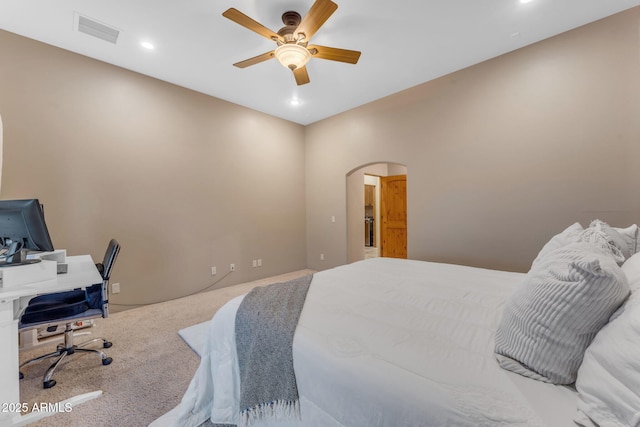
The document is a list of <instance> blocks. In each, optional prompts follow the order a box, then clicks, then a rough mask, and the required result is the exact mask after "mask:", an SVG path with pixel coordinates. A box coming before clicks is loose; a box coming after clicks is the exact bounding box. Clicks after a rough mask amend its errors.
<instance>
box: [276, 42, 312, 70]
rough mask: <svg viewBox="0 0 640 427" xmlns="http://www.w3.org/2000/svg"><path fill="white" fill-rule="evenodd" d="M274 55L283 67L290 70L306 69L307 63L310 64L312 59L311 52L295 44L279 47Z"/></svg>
mask: <svg viewBox="0 0 640 427" xmlns="http://www.w3.org/2000/svg"><path fill="white" fill-rule="evenodd" d="M274 55H275V57H276V59H277V60H278V62H279V63H281V64H282V66H283V67H286V68H289V69H290V70H295V69H296V68H301V67H304V66H305V65H307V62H309V59H311V53H310V52H309V50H307V48H306V47H304V46H300V45H299V44H295V43H286V44H283V45H281V46H278V47H277V48H276V50H275V52H274Z"/></svg>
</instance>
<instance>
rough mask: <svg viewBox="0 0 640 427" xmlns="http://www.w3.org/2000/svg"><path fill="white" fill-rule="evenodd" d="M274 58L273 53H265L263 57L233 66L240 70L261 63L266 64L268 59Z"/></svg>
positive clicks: (255, 57)
mask: <svg viewBox="0 0 640 427" xmlns="http://www.w3.org/2000/svg"><path fill="white" fill-rule="evenodd" d="M273 57H274V54H273V51H271V52H266V53H263V54H262V55H258V56H254V57H253V58H249V59H245V60H244V61H240V62H236V63H235V64H233V66H234V67H238V68H246V67H248V66H250V65H255V64H259V63H260V62H264V61H266V60H268V59H271V58H273Z"/></svg>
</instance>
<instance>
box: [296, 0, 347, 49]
mask: <svg viewBox="0 0 640 427" xmlns="http://www.w3.org/2000/svg"><path fill="white" fill-rule="evenodd" d="M337 8H338V5H337V4H335V3H334V2H332V1H331V0H316V2H315V3H314V4H313V6H311V9H309V12H307V14H306V15H305V17H304V18H302V21H300V25H298V28H296V31H295V33H296V34H300V33H304V35H305V39H304V40H305V41H309V39H310V38H311V37H312V36H313V35H314V34H315V33H316V31H318V29H320V27H321V26H322V24H324V23H325V22H326V21H327V19H329V17H330V16H331V15H332V14H333V12H335V11H336V9H337Z"/></svg>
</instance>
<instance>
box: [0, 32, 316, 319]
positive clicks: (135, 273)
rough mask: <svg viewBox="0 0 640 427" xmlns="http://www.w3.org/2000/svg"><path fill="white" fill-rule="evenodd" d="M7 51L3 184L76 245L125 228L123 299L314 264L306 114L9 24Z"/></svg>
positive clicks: (96, 252)
mask: <svg viewBox="0 0 640 427" xmlns="http://www.w3.org/2000/svg"><path fill="white" fill-rule="evenodd" d="M0 58H2V60H1V61H0V94H1V95H0V115H2V120H3V123H4V170H3V185H2V193H1V196H2V198H4V199H12V198H32V197H37V198H39V199H40V200H41V202H43V204H44V206H45V214H46V218H47V223H48V225H49V230H50V233H51V235H52V239H53V242H54V245H55V246H56V247H59V248H66V249H67V250H68V251H69V253H70V254H81V253H91V254H92V255H93V257H94V259H98V258H101V257H102V255H103V254H104V250H105V249H106V245H107V242H108V240H109V238H111V237H115V238H117V239H118V240H119V241H120V242H121V244H122V251H121V253H120V258H119V260H118V263H117V265H116V268H115V271H114V275H113V277H112V282H120V283H121V289H122V292H121V293H120V294H118V295H114V296H112V302H114V303H125V304H131V303H138V302H150V301H160V300H166V299H171V298H175V297H178V296H183V295H186V294H189V293H192V292H195V291H197V290H199V289H201V288H204V287H206V286H208V285H209V284H211V283H212V282H214V281H218V285H217V286H226V285H230V284H234V283H239V282H244V281H249V280H254V279H257V278H262V277H266V276H272V275H275V274H280V273H284V272H288V271H293V270H298V269H302V268H305V267H306V258H305V250H306V247H305V233H306V230H305V197H304V128H303V127H302V126H299V125H296V124H292V123H290V122H287V121H284V120H281V119H277V118H274V117H271V116H268V115H265V114H262V113H259V112H256V111H252V110H249V109H246V108H242V107H239V106H237V105H234V104H231V103H228V102H224V101H221V100H218V99H215V98H212V97H209V96H205V95H202V94H198V93H195V92H192V91H189V90H187V89H183V88H180V87H177V86H174V85H170V84H167V83H163V82H161V81H158V80H155V79H152V78H148V77H144V76H142V75H139V74H136V73H133V72H129V71H126V70H123V69H120V68H117V67H114V66H111V65H108V64H105V63H102V62H99V61H95V60H92V59H89V58H86V57H83V56H80V55H76V54H73V53H70V52H67V51H64V50H61V49H57V48H54V47H51V46H48V45H45V44H42V43H38V42H35V41H32V40H29V39H26V38H22V37H19V36H16V35H13V34H10V33H7V32H3V31H0ZM212 78H215V77H213V76H212ZM258 258H260V259H262V263H263V264H262V265H263V266H262V267H261V268H252V265H251V264H252V263H251V261H252V260H253V259H258ZM231 263H235V265H236V268H237V271H236V272H234V273H233V274H231V275H229V276H227V277H224V276H225V273H226V272H228V270H229V265H230V264H231ZM211 266H216V267H217V270H218V274H217V275H216V276H211V270H210V268H211ZM116 308H117V307H116ZM121 308H122V307H121Z"/></svg>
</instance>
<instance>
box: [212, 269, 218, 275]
mask: <svg viewBox="0 0 640 427" xmlns="http://www.w3.org/2000/svg"><path fill="white" fill-rule="evenodd" d="M217 273H218V272H217V271H216V268H215V267H211V275H212V276H215V275H216V274H217Z"/></svg>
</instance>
